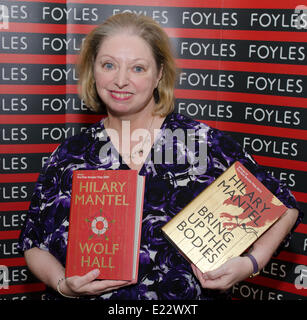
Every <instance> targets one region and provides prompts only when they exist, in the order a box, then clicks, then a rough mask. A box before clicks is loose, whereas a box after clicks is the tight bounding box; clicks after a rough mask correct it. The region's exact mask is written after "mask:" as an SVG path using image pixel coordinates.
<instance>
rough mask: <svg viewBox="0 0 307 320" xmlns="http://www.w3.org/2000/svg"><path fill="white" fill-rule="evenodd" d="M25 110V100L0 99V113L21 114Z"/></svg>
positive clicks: (26, 108) (26, 107) (26, 105)
mask: <svg viewBox="0 0 307 320" xmlns="http://www.w3.org/2000/svg"><path fill="white" fill-rule="evenodd" d="M27 110H28V104H27V98H5V97H3V98H0V111H7V112H12V111H14V112H15V111H16V112H22V111H27Z"/></svg>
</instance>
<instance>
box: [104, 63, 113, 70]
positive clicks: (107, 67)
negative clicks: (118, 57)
mask: <svg viewBox="0 0 307 320" xmlns="http://www.w3.org/2000/svg"><path fill="white" fill-rule="evenodd" d="M102 67H103V69H106V70H112V69H113V68H114V65H113V63H111V62H106V63H104V64H103V65H102Z"/></svg>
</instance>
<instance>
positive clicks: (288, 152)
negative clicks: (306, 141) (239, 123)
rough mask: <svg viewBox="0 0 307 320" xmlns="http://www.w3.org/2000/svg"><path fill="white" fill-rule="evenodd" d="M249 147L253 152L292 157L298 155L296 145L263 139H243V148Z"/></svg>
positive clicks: (294, 143)
mask: <svg viewBox="0 0 307 320" xmlns="http://www.w3.org/2000/svg"><path fill="white" fill-rule="evenodd" d="M247 147H250V148H251V149H252V151H253V152H265V153H269V154H271V153H273V154H274V155H283V156H292V157H296V156H297V155H298V150H297V143H296V142H289V141H282V142H277V141H274V140H267V139H265V138H250V137H244V139H243V148H244V149H245V148H247Z"/></svg>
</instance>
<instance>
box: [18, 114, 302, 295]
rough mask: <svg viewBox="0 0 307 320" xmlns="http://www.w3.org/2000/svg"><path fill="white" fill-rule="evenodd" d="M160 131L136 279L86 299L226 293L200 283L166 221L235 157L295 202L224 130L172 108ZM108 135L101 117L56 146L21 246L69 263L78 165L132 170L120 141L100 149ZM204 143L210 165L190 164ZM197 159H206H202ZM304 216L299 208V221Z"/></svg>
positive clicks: (147, 169) (149, 172)
mask: <svg viewBox="0 0 307 320" xmlns="http://www.w3.org/2000/svg"><path fill="white" fill-rule="evenodd" d="M178 128H180V129H181V130H183V131H184V132H185V133H186V134H187V135H185V136H180V135H178V137H177V138H176V139H174V141H173V143H167V135H168V134H169V133H170V132H174V131H175V130H176V129H178ZM169 129H170V130H169ZM191 130H194V133H196V134H194V137H196V138H194V140H193V141H194V142H195V143H194V146H193V148H191V147H190V146H189V145H188V143H187V141H188V139H185V138H186V137H188V135H189V132H192V131H191ZM160 133H161V134H160V136H159V137H158V138H157V139H156V141H155V143H154V145H153V147H152V149H151V152H150V154H149V155H148V157H147V160H146V161H145V164H144V165H143V167H142V168H141V170H140V172H139V174H140V175H143V176H146V186H145V198H144V211H143V222H142V235H141V249H140V259H139V278H138V282H137V284H135V285H131V286H127V287H123V288H121V289H118V290H115V291H112V292H109V293H105V294H103V295H101V296H95V297H83V299H120V300H124V299H133V300H141V299H153V300H154V299H159V300H166V299H177V300H179V299H185V300H192V299H200V300H205V299H221V298H222V299H224V298H227V297H228V295H227V293H223V294H222V293H220V292H219V291H215V290H206V289H202V288H201V286H200V284H199V282H198V280H197V278H196V277H195V276H194V274H193V271H192V269H191V267H190V263H189V262H187V261H186V260H185V259H184V258H183V257H182V256H181V255H180V253H179V252H178V251H177V250H176V249H175V248H174V247H173V246H172V245H171V244H170V243H169V242H168V241H167V240H166V239H165V237H164V236H163V235H162V233H161V227H162V226H163V225H164V224H165V223H166V222H167V221H169V220H170V219H171V218H172V217H173V216H174V215H176V214H177V213H178V212H179V211H180V210H181V209H182V208H183V207H184V206H185V205H186V204H188V203H189V202H190V201H191V200H192V199H193V198H194V197H195V196H197V195H198V194H199V193H200V192H201V191H202V190H204V189H205V188H206V187H207V186H208V185H209V184H210V183H211V182H212V181H213V180H214V179H216V178H217V177H218V176H219V175H220V174H221V173H222V172H223V171H224V170H226V169H227V168H228V167H229V166H230V165H231V164H232V163H233V162H234V161H236V160H239V161H240V162H241V163H242V164H243V165H245V166H246V167H247V168H248V169H249V170H250V171H251V172H252V173H253V174H254V175H255V176H256V177H257V178H258V179H259V180H260V181H262V182H263V183H264V184H265V185H266V186H267V188H268V189H270V190H271V191H272V192H273V193H274V194H275V195H276V196H277V197H278V198H279V199H280V200H281V201H282V202H283V203H284V204H285V205H286V206H287V207H289V208H293V207H297V203H296V201H295V199H294V197H293V196H292V194H291V193H290V191H289V190H288V189H287V188H286V186H285V185H283V184H281V183H280V182H279V181H278V180H277V179H275V178H273V177H272V176H270V175H268V174H267V173H266V172H265V171H264V170H263V169H262V168H261V167H260V166H258V165H257V164H256V163H255V162H254V160H253V159H252V158H251V156H249V155H248V154H247V153H246V152H244V151H243V150H242V148H241V146H240V145H239V144H238V143H237V142H236V141H234V140H233V139H232V138H231V137H230V136H228V135H226V134H225V133H223V132H221V131H219V130H216V129H213V128H210V127H208V126H207V125H206V124H203V123H200V122H197V121H196V120H193V119H190V118H187V117H186V116H183V115H180V114H177V113H171V114H170V115H168V116H167V117H166V118H165V120H164V122H163V124H162V126H161V130H160ZM197 133H201V134H199V135H197ZM191 141H192V140H191ZM106 143H109V144H110V139H109V137H108V136H107V133H106V131H105V130H104V124H103V121H100V122H99V123H96V124H94V125H92V126H91V127H89V128H88V129H87V130H86V131H85V132H83V133H81V134H79V135H76V136H73V137H70V138H68V139H66V140H65V141H64V142H63V143H62V144H61V145H60V146H59V147H58V148H57V149H56V150H55V151H54V152H53V154H52V155H51V157H50V158H49V160H48V161H47V163H46V164H45V166H44V168H43V171H42V173H41V174H40V176H39V179H38V181H37V184H36V186H35V190H34V194H33V196H32V199H31V205H30V209H29V213H28V216H27V219H26V221H25V224H24V227H23V230H22V233H21V235H20V239H19V250H21V251H25V250H27V249H30V248H32V247H38V248H40V249H43V250H48V251H49V252H50V253H51V254H53V255H54V256H55V257H56V258H57V259H58V260H59V261H60V262H61V263H62V264H63V265H64V266H65V259H66V246H67V235H68V229H69V208H70V195H71V183H72V173H73V171H74V170H78V169H83V170H84V169H99V170H106V169H109V170H118V169H121V170H129V167H128V165H127V164H126V163H125V162H124V161H123V160H122V158H121V156H120V155H119V154H118V152H117V151H116V150H115V149H112V150H111V152H107V153H105V154H104V156H102V154H101V152H100V150H101V148H102V147H103V146H104V145H105V144H106ZM204 144H205V146H206V162H205V168H206V170H201V169H203V168H201V167H200V166H198V169H199V170H198V171H197V170H196V171H195V170H191V169H193V166H194V167H195V162H193V161H182V159H185V160H189V159H192V158H193V156H194V158H195V155H196V156H197V155H200V151H201V147H203V146H204ZM161 151H164V152H167V151H168V152H171V153H172V154H174V161H168V160H167V159H166V158H163V159H164V160H163V161H154V160H155V159H157V158H154V156H155V155H156V154H157V152H161ZM168 155H170V154H168ZM188 158H189V159H188ZM159 159H160V160H161V159H162V158H159ZM159 159H158V160H159ZM178 160H180V161H178ZM198 160H199V159H198ZM198 162H199V163H201V164H202V166H204V161H198ZM300 220H301V214H300V217H299V218H298V220H297V223H296V225H295V226H294V227H296V226H297V224H298V223H299V221H300ZM290 236H291V233H290V234H289V236H288V237H287V239H286V240H285V241H284V242H286V241H289V238H290ZM46 298H47V299H65V298H63V297H62V296H59V294H58V293H56V292H54V291H53V290H51V289H50V288H48V289H47V294H46Z"/></svg>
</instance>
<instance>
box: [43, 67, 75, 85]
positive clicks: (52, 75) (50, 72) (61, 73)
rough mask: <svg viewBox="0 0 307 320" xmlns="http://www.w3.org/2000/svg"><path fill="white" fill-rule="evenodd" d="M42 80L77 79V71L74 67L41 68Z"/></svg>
mask: <svg viewBox="0 0 307 320" xmlns="http://www.w3.org/2000/svg"><path fill="white" fill-rule="evenodd" d="M41 79H42V80H43V81H54V82H59V81H68V80H74V81H77V80H78V77H77V71H76V69H75V68H67V69H66V68H50V67H48V68H43V69H42V77H41Z"/></svg>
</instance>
